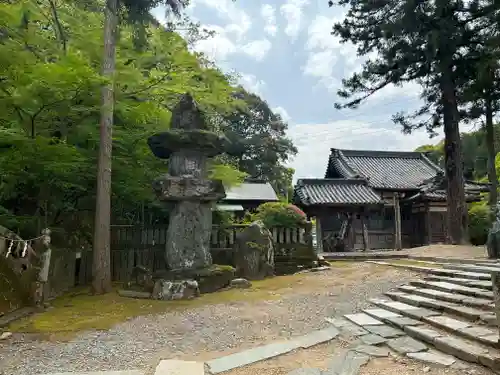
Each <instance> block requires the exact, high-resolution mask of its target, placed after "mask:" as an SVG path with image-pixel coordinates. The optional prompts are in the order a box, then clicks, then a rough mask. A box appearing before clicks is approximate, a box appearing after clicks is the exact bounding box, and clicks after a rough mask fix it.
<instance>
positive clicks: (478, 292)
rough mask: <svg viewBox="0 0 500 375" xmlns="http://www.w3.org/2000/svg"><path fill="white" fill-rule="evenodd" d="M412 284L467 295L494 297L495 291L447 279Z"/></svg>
mask: <svg viewBox="0 0 500 375" xmlns="http://www.w3.org/2000/svg"><path fill="white" fill-rule="evenodd" d="M410 284H412V285H415V286H419V287H424V288H428V289H437V290H441V291H445V292H452V293H460V294H463V295H466V296H473V297H483V298H489V299H492V298H493V292H492V291H490V290H484V289H479V288H471V287H467V286H463V285H457V284H452V283H449V282H446V281H412V282H410Z"/></svg>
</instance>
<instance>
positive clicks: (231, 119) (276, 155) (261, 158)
mask: <svg viewBox="0 0 500 375" xmlns="http://www.w3.org/2000/svg"><path fill="white" fill-rule="evenodd" d="M236 97H237V98H238V99H239V100H241V101H243V102H244V103H245V104H246V105H245V107H242V108H240V109H239V110H236V111H233V112H231V113H229V114H227V115H225V116H223V119H222V121H221V122H222V125H221V127H222V129H223V131H224V132H225V134H226V135H227V137H228V138H229V140H230V141H231V142H232V144H233V147H234V150H232V152H231V154H232V155H234V157H233V163H234V165H236V166H237V167H238V169H239V170H241V171H244V172H246V173H247V174H248V175H249V176H250V177H252V178H257V179H263V180H266V181H269V182H270V183H271V185H273V188H274V189H275V190H276V192H277V193H278V194H279V195H280V196H282V197H287V195H288V194H289V189H290V187H291V185H292V178H293V174H294V172H295V171H294V170H293V169H292V168H287V167H286V166H285V164H286V162H287V161H289V159H290V157H292V156H293V155H295V154H296V153H297V148H296V147H295V146H294V145H293V143H292V141H291V140H290V139H289V138H288V137H287V136H286V130H287V128H288V124H287V123H286V121H284V120H283V119H282V118H281V117H280V115H278V114H276V113H274V112H273V111H272V110H271V108H270V107H269V105H268V104H267V103H266V102H265V101H264V100H262V99H261V98H260V97H258V96H257V95H255V94H252V93H249V92H247V91H245V90H244V89H240V90H239V91H238V93H237V94H236Z"/></svg>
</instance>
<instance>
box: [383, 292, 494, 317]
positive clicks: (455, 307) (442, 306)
mask: <svg viewBox="0 0 500 375" xmlns="http://www.w3.org/2000/svg"><path fill="white" fill-rule="evenodd" d="M385 295H386V296H387V297H390V298H391V299H393V300H395V301H400V302H403V303H406V304H408V305H412V306H415V307H423V308H427V309H432V310H436V311H439V312H446V313H448V314H452V315H456V316H459V317H461V318H465V319H467V320H469V321H471V322H476V321H481V322H483V323H484V324H487V325H490V323H489V322H490V320H491V317H492V316H494V313H493V312H492V311H484V310H479V309H476V308H473V307H467V306H463V305H460V304H457V303H452V302H446V301H440V300H436V299H433V298H429V297H424V296H419V295H413V294H407V293H402V292H387V293H385ZM494 323H495V325H496V320H494Z"/></svg>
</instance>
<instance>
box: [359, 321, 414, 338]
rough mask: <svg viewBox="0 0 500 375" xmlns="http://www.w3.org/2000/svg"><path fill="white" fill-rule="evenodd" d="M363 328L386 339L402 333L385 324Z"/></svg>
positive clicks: (402, 333)
mask: <svg viewBox="0 0 500 375" xmlns="http://www.w3.org/2000/svg"><path fill="white" fill-rule="evenodd" d="M365 329H366V330H367V331H369V332H371V333H373V334H375V335H378V336H382V337H384V338H386V339H392V338H394V337H399V336H403V335H404V332H403V331H401V330H399V329H396V328H392V327H390V326H388V325H385V324H384V325H381V326H366V327H365Z"/></svg>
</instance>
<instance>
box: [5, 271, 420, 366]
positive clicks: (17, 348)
mask: <svg viewBox="0 0 500 375" xmlns="http://www.w3.org/2000/svg"><path fill="white" fill-rule="evenodd" d="M411 277H412V275H411V274H410V273H408V272H406V271H401V270H397V269H393V268H386V267H380V266H376V265H371V264H363V263H338V264H336V265H335V266H334V267H333V268H332V269H330V270H328V271H323V272H318V273H309V274H302V275H294V276H291V277H285V279H282V278H275V279H270V280H267V281H266V283H269V284H272V283H278V285H279V288H277V289H274V290H273V288H270V291H269V293H267V297H265V298H264V297H263V296H262V294H259V298H264V299H263V300H247V301H245V300H244V299H243V300H240V301H239V302H225V303H222V304H211V305H208V306H200V307H196V308H188V309H184V310H174V311H170V312H166V313H163V314H157V315H150V316H139V317H136V318H133V319H131V320H129V321H126V322H124V323H121V324H118V325H116V326H114V327H113V328H111V329H110V330H107V331H100V332H95V331H94V332H92V331H90V332H86V333H81V334H79V335H78V336H77V337H75V338H73V339H72V340H70V341H69V342H47V341H36V340H32V339H31V338H29V337H28V336H23V335H21V334H15V335H14V338H13V339H10V340H9V341H8V342H0V369H2V370H3V371H4V374H8V375H21V374H23V375H30V374H40V373H42V374H43V373H50V372H64V371H97V370H121V369H135V368H139V369H140V368H149V367H151V366H154V365H155V364H156V363H157V361H158V360H159V359H160V358H163V359H166V358H187V357H189V358H193V359H207V356H208V357H212V358H214V357H218V356H220V355H223V354H229V353H231V352H235V351H240V350H243V349H246V348H250V347H254V346H257V345H260V344H263V343H267V342H270V341H273V340H278V339H283V338H288V337H290V336H293V335H300V334H305V333H308V332H310V331H312V330H314V329H319V328H322V327H325V326H326V325H327V323H326V322H325V321H324V318H325V317H328V316H334V315H339V314H346V313H350V312H352V311H356V310H359V309H361V308H364V307H366V306H367V305H368V302H367V300H368V299H369V298H372V297H375V296H378V295H380V294H381V293H383V292H384V291H387V290H389V289H391V288H392V287H394V286H396V285H399V284H401V283H403V282H405V281H407V280H408V279H409V278H411ZM261 287H262V286H261ZM238 293H249V295H250V296H251V293H252V292H251V291H238ZM221 296H222V295H221ZM221 298H222V297H221ZM167 304H168V303H167ZM72 308H73V309H74V308H75V306H73V307H72ZM99 308H100V306H99V301H98V300H96V301H95V305H94V309H95V311H96V312H97V314H98V312H99ZM68 309H70V307H68ZM57 313H58V311H57V309H54V310H51V311H48V312H46V313H44V314H49V315H48V316H45V317H43V316H42V317H39V318H38V319H42V318H43V319H45V320H42V322H50V321H52V320H54V319H55V318H56V317H57ZM50 314H53V316H52V317H51V316H50ZM67 315H68V314H66V315H64V316H65V317H66V316H67ZM79 318H80V319H81V317H79ZM88 319H90V317H88ZM96 323H98V322H96ZM31 324H32V322H31ZM61 324H62V322H61ZM75 324H79V322H77V321H76V320H75ZM26 326H27V327H30V324H27V325H26ZM0 373H1V371H0Z"/></svg>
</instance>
